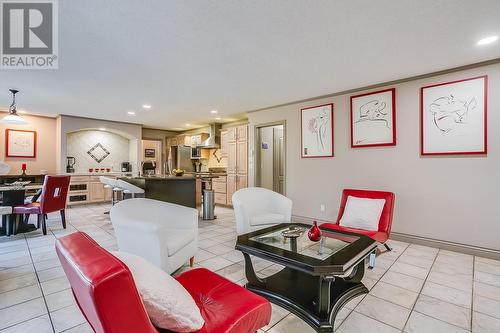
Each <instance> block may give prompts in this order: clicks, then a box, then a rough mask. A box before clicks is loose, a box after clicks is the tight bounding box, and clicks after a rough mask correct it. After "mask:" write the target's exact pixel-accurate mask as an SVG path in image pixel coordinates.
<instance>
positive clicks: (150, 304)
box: [112, 251, 205, 332]
mask: <svg viewBox="0 0 500 333" xmlns="http://www.w3.org/2000/svg"><path fill="white" fill-rule="evenodd" d="M112 254H113V255H114V256H116V257H117V258H118V259H120V260H121V261H122V262H123V263H124V264H125V265H127V267H128V268H129V270H130V272H131V273H132V276H133V278H134V282H135V286H136V287H137V290H138V291H139V294H140V295H141V298H142V302H143V303H144V306H145V307H146V312H147V313H148V315H149V318H150V319H151V322H152V323H153V325H155V326H156V327H159V328H165V329H168V330H171V331H174V332H193V331H197V330H199V329H200V328H202V327H203V325H204V324H205V321H204V320H203V317H202V316H201V313H200V309H199V308H198V306H196V303H195V302H194V300H193V298H192V297H191V295H190V294H189V293H188V292H187V290H186V289H184V287H183V286H182V285H181V284H180V283H179V282H178V281H177V280H176V279H174V278H173V277H171V276H170V275H169V274H167V273H165V272H164V271H162V270H161V269H159V268H157V267H156V266H154V265H153V264H151V263H150V262H148V261H147V260H145V259H143V258H141V257H139V256H136V255H133V254H130V253H126V252H118V251H113V252H112Z"/></svg>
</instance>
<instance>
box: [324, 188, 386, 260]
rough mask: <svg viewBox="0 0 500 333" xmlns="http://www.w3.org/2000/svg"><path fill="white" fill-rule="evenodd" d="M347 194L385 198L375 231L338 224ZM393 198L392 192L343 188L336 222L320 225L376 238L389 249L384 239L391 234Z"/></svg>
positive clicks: (359, 196)
mask: <svg viewBox="0 0 500 333" xmlns="http://www.w3.org/2000/svg"><path fill="white" fill-rule="evenodd" d="M349 196H353V197H357V198H369V199H385V205H384V208H383V210H382V214H381V215H380V220H379V222H378V230H377V231H372V230H361V229H353V228H347V227H343V226H341V225H340V224H339V223H340V219H341V218H342V215H344V209H345V206H346V203H347V197H349ZM394 200H395V195H394V193H392V192H384V191H370V190H353V189H344V190H343V191H342V199H341V201H340V208H339V214H338V216H337V222H336V223H335V224H334V223H323V224H322V225H321V227H322V228H328V229H333V230H341V231H342V230H344V231H349V232H354V233H358V234H363V235H366V236H368V237H370V238H372V239H374V240H376V241H377V242H379V243H381V244H384V246H385V248H386V249H387V251H391V248H390V247H389V245H387V243H386V241H387V240H388V239H389V236H390V234H391V226H392V214H393V211H394ZM372 260H373V259H372Z"/></svg>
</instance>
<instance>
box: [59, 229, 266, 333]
mask: <svg viewBox="0 0 500 333" xmlns="http://www.w3.org/2000/svg"><path fill="white" fill-rule="evenodd" d="M56 251H57V255H58V256H59V260H60V261H61V263H62V266H63V269H64V271H65V273H66V276H67V277H68V279H69V281H70V284H71V289H72V291H73V295H74V296H75V299H76V301H77V303H78V305H79V307H80V309H81V311H82V313H83V314H84V316H85V318H86V319H87V321H88V322H89V324H90V325H91V326H92V328H93V329H94V332H96V333H159V332H160V333H166V332H168V331H167V330H161V329H157V328H155V327H154V326H153V325H152V324H151V321H150V320H149V317H148V315H147V313H146V310H145V308H144V305H143V303H142V301H141V298H140V296H139V293H138V291H137V289H136V287H135V284H134V280H133V278H132V274H131V273H130V271H129V269H128V268H127V266H126V265H125V264H124V263H122V262H121V261H120V260H119V259H117V258H116V257H114V256H113V255H112V254H111V253H109V252H108V251H106V250H105V249H103V248H102V247H100V246H99V245H98V244H97V243H96V242H95V241H94V240H93V239H92V238H90V237H89V236H88V235H87V234H85V233H83V232H76V233H73V234H70V235H68V236H65V237H61V238H59V239H58V240H57V242H56ZM177 280H178V281H179V282H180V283H181V284H182V285H183V286H184V288H186V290H187V291H188V292H189V293H190V294H191V296H192V297H193V298H194V300H195V302H196V304H197V305H198V307H199V308H200V311H201V315H202V316H203V318H204V319H205V325H204V326H203V327H202V329H201V330H199V331H197V332H199V333H209V332H211V333H224V332H227V333H229V332H231V333H245V332H255V331H257V330H258V329H259V328H261V327H263V326H265V325H267V324H269V320H270V318H271V305H270V303H269V302H268V301H267V300H266V299H264V298H262V297H260V296H258V295H255V294H253V293H251V292H250V291H248V290H246V289H244V288H242V287H240V286H239V285H237V284H234V283H232V282H230V281H228V280H226V279H225V278H223V277H221V276H219V275H217V274H215V273H212V272H210V271H208V270H206V269H203V268H200V269H194V270H191V271H188V272H185V273H183V274H181V275H180V276H178V277H177Z"/></svg>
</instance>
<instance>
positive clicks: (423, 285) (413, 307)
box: [403, 249, 472, 330]
mask: <svg viewBox="0 0 500 333" xmlns="http://www.w3.org/2000/svg"><path fill="white" fill-rule="evenodd" d="M440 252H441V249H438V251H437V253H436V256H435V257H434V260H433V261H432V265H431V267H430V268H429V272H428V273H427V275H426V277H425V279H424V283H423V284H422V287H421V288H420V291H419V292H418V296H417V299H416V300H415V303H413V306H412V308H411V311H410V315H409V316H408V318H407V319H406V322H405V325H404V326H403V330H404V328H405V327H406V325H408V321H409V320H410V317H411V313H412V312H413V311H415V312H418V311H416V310H415V306H416V305H417V302H418V300H419V299H420V295H422V290H424V287H425V283H426V282H427V279H428V278H429V274H431V270H432V267H434V264H435V263H436V259H437V257H438V256H439V253H440ZM427 297H429V296H427ZM418 313H420V312H418ZM426 316H428V315H426ZM431 318H434V317H431ZM434 319H437V318H434ZM438 320H439V319H438ZM471 320H472V319H471ZM441 321H443V320H441Z"/></svg>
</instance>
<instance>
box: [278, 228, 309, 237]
mask: <svg viewBox="0 0 500 333" xmlns="http://www.w3.org/2000/svg"><path fill="white" fill-rule="evenodd" d="M304 231H305V229H304V228H297V227H294V226H291V227H288V228H286V229H285V230H283V231H282V232H281V235H282V236H283V237H285V238H298V237H300V236H301V235H302V234H303V233H304Z"/></svg>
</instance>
